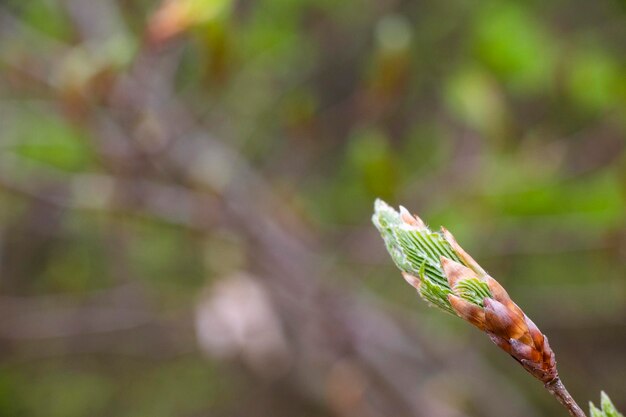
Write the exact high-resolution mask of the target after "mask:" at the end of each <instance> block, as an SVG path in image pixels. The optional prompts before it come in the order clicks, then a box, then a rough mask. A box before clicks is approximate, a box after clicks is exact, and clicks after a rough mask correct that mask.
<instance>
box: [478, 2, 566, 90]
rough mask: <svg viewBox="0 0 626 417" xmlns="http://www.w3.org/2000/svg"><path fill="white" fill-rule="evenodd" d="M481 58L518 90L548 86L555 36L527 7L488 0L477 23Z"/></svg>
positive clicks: (552, 69) (552, 68)
mask: <svg viewBox="0 0 626 417" xmlns="http://www.w3.org/2000/svg"><path fill="white" fill-rule="evenodd" d="M475 29H476V39H475V50H476V54H477V56H478V58H479V59H480V60H481V61H482V62H483V63H484V64H485V65H486V66H487V67H488V68H489V69H491V70H492V71H493V73H494V74H495V75H496V77H498V78H500V79H502V80H503V81H504V82H505V83H507V84H508V85H509V86H511V87H512V88H513V89H514V91H516V92H518V93H525V94H528V93H529V92H532V93H536V92H539V91H541V90H542V89H544V88H546V87H548V86H549V85H550V83H551V81H552V77H553V71H554V61H555V59H554V58H555V57H554V47H553V46H552V39H551V37H550V35H549V34H548V33H547V32H546V30H545V29H544V27H543V25H542V24H541V22H539V21H538V20H536V19H535V18H534V16H533V15H532V14H531V13H530V11H529V9H528V8H527V7H524V6H522V4H521V3H516V2H495V3H487V5H486V6H484V7H483V8H482V9H481V11H480V12H479V15H478V19H477V20H476V22H475Z"/></svg>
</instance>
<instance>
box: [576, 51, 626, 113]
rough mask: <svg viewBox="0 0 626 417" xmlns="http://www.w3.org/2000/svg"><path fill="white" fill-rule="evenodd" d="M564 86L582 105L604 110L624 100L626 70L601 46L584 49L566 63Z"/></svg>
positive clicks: (585, 107) (590, 108)
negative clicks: (565, 83) (566, 72)
mask: <svg viewBox="0 0 626 417" xmlns="http://www.w3.org/2000/svg"><path fill="white" fill-rule="evenodd" d="M567 88H568V93H569V94H570V95H571V97H572V100H573V101H574V102H575V103H576V104H577V105H578V106H580V107H581V108H583V109H585V110H588V111H592V112H596V111H601V110H607V109H608V108H609V107H611V106H613V105H615V104H616V103H617V102H618V101H619V100H622V102H623V103H626V72H625V71H624V69H623V68H622V69H620V67H619V66H618V64H617V63H616V62H615V60H614V59H613V58H612V56H610V55H609V54H607V53H606V52H605V51H603V50H602V49H600V48H598V47H595V48H588V49H584V50H581V51H579V52H578V53H576V54H575V55H574V57H573V58H572V59H571V60H570V61H569V63H568V74H567Z"/></svg>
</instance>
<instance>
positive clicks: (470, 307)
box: [372, 200, 558, 383]
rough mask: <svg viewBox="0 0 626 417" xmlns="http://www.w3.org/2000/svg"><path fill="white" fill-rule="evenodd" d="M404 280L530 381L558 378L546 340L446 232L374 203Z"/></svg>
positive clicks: (379, 224) (378, 224)
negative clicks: (495, 348)
mask: <svg viewBox="0 0 626 417" xmlns="http://www.w3.org/2000/svg"><path fill="white" fill-rule="evenodd" d="M372 220H373V222H374V224H375V225H376V227H377V228H378V230H379V231H380V232H381V235H382V237H383V239H384V240H385V244H386V246H387V249H388V250H389V253H390V254H391V256H392V258H393V260H394V261H395V263H396V265H397V266H398V268H400V270H402V275H403V277H404V279H405V280H406V281H407V282H408V283H409V284H410V285H411V286H413V287H414V288H415V289H416V290H417V292H418V293H419V294H420V296H422V298H424V299H425V300H426V301H428V302H429V303H430V304H431V305H433V306H435V307H438V308H440V309H442V310H444V311H446V312H449V313H452V314H455V315H457V316H459V317H461V318H462V319H464V320H465V321H467V322H469V323H471V324H472V325H474V326H475V327H477V328H478V329H480V330H482V331H484V332H485V333H487V335H488V336H489V338H490V339H491V340H492V341H493V342H494V343H495V344H496V345H498V346H499V347H500V348H501V349H503V350H504V351H505V352H507V353H508V354H509V355H511V356H512V357H513V358H514V359H515V360H516V361H518V362H519V363H520V364H521V365H522V366H523V367H524V368H525V369H526V370H527V371H528V372H530V373H531V374H532V375H533V376H535V377H536V378H538V379H539V380H541V381H543V382H544V383H548V382H550V381H553V380H555V379H556V378H557V377H558V374H557V370H556V362H555V360H554V353H553V352H552V350H551V349H550V346H549V344H548V339H547V337H546V336H545V335H543V334H542V333H541V332H540V331H539V329H538V328H537V326H536V325H535V324H534V323H533V322H532V321H531V320H530V319H529V318H528V317H527V316H526V314H524V312H523V311H522V309H521V308H520V307H519V306H518V305H517V304H515V303H514V302H513V301H512V300H511V298H510V297H509V295H508V293H507V292H506V290H505V289H504V288H503V287H502V286H501V285H500V284H499V283H498V282H497V281H496V280H495V279H494V278H492V277H491V276H489V275H488V274H487V272H486V271H485V270H484V269H483V268H482V267H481V266H480V265H479V264H478V262H476V261H475V260H474V259H473V258H472V257H471V256H470V255H469V254H468V253H467V252H465V250H463V248H462V247H461V246H460V245H459V244H458V242H457V241H456V239H455V238H454V236H453V235H452V234H451V233H450V232H449V231H448V230H446V229H444V228H441V232H432V231H431V230H430V229H429V228H428V226H426V224H425V223H424V222H423V221H422V220H421V219H420V218H419V217H417V216H415V215H411V214H410V213H409V211H408V210H406V209H405V208H404V207H401V208H400V211H399V212H396V211H395V210H394V209H392V208H391V207H389V206H388V205H387V204H385V203H384V202H382V201H380V200H378V201H377V202H376V206H375V213H374V216H373V218H372Z"/></svg>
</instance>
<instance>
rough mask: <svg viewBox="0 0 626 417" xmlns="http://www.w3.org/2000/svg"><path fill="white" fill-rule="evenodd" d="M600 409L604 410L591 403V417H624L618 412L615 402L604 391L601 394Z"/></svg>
mask: <svg viewBox="0 0 626 417" xmlns="http://www.w3.org/2000/svg"><path fill="white" fill-rule="evenodd" d="M600 407H602V408H601V409H599V408H597V407H596V406H595V405H594V404H593V403H592V402H591V401H589V414H590V415H591V417H624V415H623V414H622V413H620V412H619V411H617V409H616V408H615V406H614V405H613V402H612V401H611V399H610V398H609V396H608V395H606V393H605V392H604V391H602V392H601V393H600Z"/></svg>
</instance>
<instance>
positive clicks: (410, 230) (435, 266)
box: [372, 199, 491, 315]
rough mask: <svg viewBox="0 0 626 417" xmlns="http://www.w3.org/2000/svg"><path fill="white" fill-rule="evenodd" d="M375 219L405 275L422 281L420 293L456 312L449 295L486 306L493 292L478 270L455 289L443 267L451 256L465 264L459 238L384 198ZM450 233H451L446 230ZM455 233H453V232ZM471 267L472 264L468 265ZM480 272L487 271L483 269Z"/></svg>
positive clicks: (377, 209) (419, 286)
mask: <svg viewBox="0 0 626 417" xmlns="http://www.w3.org/2000/svg"><path fill="white" fill-rule="evenodd" d="M372 222H373V223H374V225H375V226H376V228H377V229H378V231H379V232H380V234H381V236H382V238H383V240H384V242H385V246H386V247H387V251H388V252H389V254H390V255H391V258H392V260H393V261H394V263H395V264H396V266H397V267H398V268H399V269H400V270H401V271H402V272H403V273H405V274H409V276H411V277H415V279H413V280H410V281H409V282H411V281H413V282H419V284H418V285H417V286H416V288H417V291H418V293H419V294H420V296H421V297H422V298H423V299H424V300H426V301H427V302H428V303H429V304H430V305H432V306H435V307H438V308H440V309H441V310H443V311H446V312H448V313H451V314H455V315H456V313H455V312H454V309H453V308H452V306H451V304H450V301H449V299H448V295H450V294H454V295H457V296H459V297H461V298H463V299H465V300H467V301H469V302H471V303H473V304H477V305H480V306H481V307H482V304H483V299H484V298H485V297H490V296H491V292H490V290H489V287H488V286H487V284H486V283H484V282H482V281H481V280H480V279H479V277H478V274H477V273H472V274H473V276H471V277H469V276H468V277H465V278H462V279H460V281H458V282H457V283H456V284H455V288H454V289H453V288H451V286H450V283H449V278H448V277H447V276H446V273H445V272H444V270H443V267H442V264H441V259H442V258H447V259H450V260H452V261H454V262H456V263H460V264H464V263H465V261H464V259H463V254H459V251H458V250H457V249H456V248H455V245H456V246H457V247H458V244H456V241H453V243H451V239H449V238H448V237H446V235H445V234H444V233H443V232H439V231H437V232H434V231H432V230H430V229H429V228H428V226H426V224H425V223H424V222H423V221H422V219H420V218H419V217H418V216H415V215H411V214H410V213H409V211H408V210H407V209H405V208H404V207H402V206H401V207H400V210H398V211H397V210H395V209H394V208H392V207H391V206H389V205H388V204H387V203H385V202H384V201H383V200H380V199H377V200H376V202H375V203H374V215H373V216H372ZM446 233H447V234H448V235H450V234H449V232H447V231H446ZM450 236H451V235H450ZM467 266H470V265H467ZM480 272H484V271H483V270H482V269H480Z"/></svg>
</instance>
